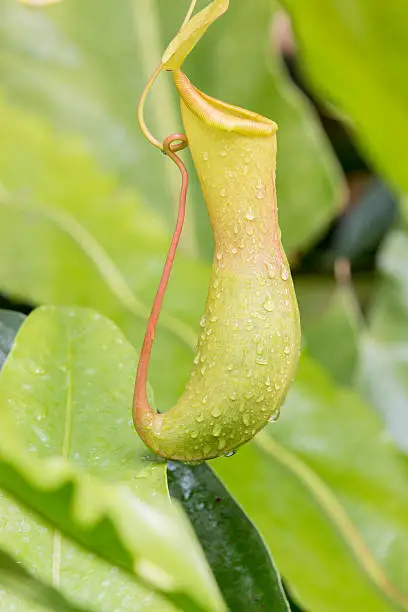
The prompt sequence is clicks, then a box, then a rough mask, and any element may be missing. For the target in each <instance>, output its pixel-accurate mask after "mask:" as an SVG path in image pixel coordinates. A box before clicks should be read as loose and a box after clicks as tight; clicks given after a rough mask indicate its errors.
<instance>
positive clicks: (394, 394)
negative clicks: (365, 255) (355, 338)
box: [358, 231, 408, 452]
mask: <svg viewBox="0 0 408 612" xmlns="http://www.w3.org/2000/svg"><path fill="white" fill-rule="evenodd" d="M407 266H408V235H407V234H406V233H405V232H402V231H398V232H394V233H393V234H391V235H390V236H389V237H388V238H387V240H386V243H385V244H384V247H383V249H382V251H381V254H380V258H379V267H380V269H381V271H382V273H383V275H384V280H383V283H382V286H381V287H380V289H379V291H378V294H377V296H376V299H375V301H374V303H373V305H372V309H371V312H370V323H369V327H368V330H367V332H366V333H365V334H364V335H363V337H362V339H361V347H360V360H359V375H358V386H359V389H360V390H361V392H362V393H363V394H364V395H365V397H367V399H368V400H370V401H371V403H372V405H373V406H375V407H376V408H377V409H378V410H379V411H380V413H381V415H382V417H383V418H384V420H385V421H386V423H387V425H388V428H389V430H390V432H391V433H392V435H393V437H394V439H395V440H396V442H397V443H398V444H399V446H400V447H401V448H402V449H403V450H404V451H405V452H407V451H408V434H407V432H408V352H407V343H408V274H407V269H408V268H407Z"/></svg>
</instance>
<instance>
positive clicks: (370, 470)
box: [212, 356, 408, 612]
mask: <svg viewBox="0 0 408 612" xmlns="http://www.w3.org/2000/svg"><path fill="white" fill-rule="evenodd" d="M212 467H214V468H215V470H216V472H217V473H218V474H219V475H220V476H221V478H222V480H223V482H224V483H225V485H226V486H227V488H228V489H229V491H230V492H231V493H232V494H233V495H234V496H235V497H236V499H237V501H238V503H240V504H241V505H242V507H243V509H244V511H245V512H246V513H247V514H248V516H249V518H250V519H251V520H252V521H253V522H254V524H255V526H256V527H257V528H258V529H259V531H260V533H261V535H262V536H263V538H264V539H265V541H266V543H267V544H269V545H270V547H271V549H272V550H273V554H274V558H275V560H276V562H277V566H278V568H279V570H280V572H281V573H282V575H283V576H284V577H285V579H287V580H288V581H289V585H290V588H291V592H293V594H294V596H295V598H296V599H298V600H299V601H300V602H301V603H302V605H304V607H305V608H306V609H307V610H313V612H327V610H330V612H344V610H349V611H350V612H361V610H370V612H390V611H391V610H401V609H403V610H406V609H408V588H407V585H408V567H407V565H406V563H405V561H404V560H405V559H406V558H407V555H408V489H407V486H406V481H407V473H406V470H405V465H404V463H403V462H402V458H401V457H400V456H399V455H398V453H397V452H396V450H395V448H394V447H393V445H392V443H391V441H390V440H389V437H388V436H387V434H386V432H385V431H384V427H383V425H382V423H381V422H380V421H379V419H378V417H377V415H376V414H375V412H374V411H373V410H372V409H371V408H370V407H369V406H367V405H366V404H364V403H363V401H362V400H361V399H359V397H358V396H357V395H355V394H354V393H353V392H351V391H346V390H341V389H338V388H336V387H335V386H334V385H333V383H331V382H330V381H329V380H328V378H327V377H326V375H325V374H324V373H323V371H322V370H321V369H320V368H318V367H317V366H316V365H315V364H314V363H313V362H312V361H311V360H310V359H308V358H307V357H306V356H303V357H302V358H301V362H300V366H299V370H298V374H297V377H296V381H295V384H294V387H293V390H292V392H291V393H290V394H289V397H288V400H287V402H286V404H285V406H284V408H283V409H282V414H281V418H280V420H279V421H278V422H277V423H276V424H273V425H270V426H268V428H267V429H266V430H265V431H264V432H263V433H261V434H260V435H259V436H258V437H257V438H255V441H254V442H252V443H250V444H247V445H245V446H243V447H242V448H241V449H240V450H239V451H238V452H237V454H236V455H235V456H234V457H231V458H229V459H225V458H223V459H218V460H216V461H214V462H213V463H212Z"/></svg>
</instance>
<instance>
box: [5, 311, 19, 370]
mask: <svg viewBox="0 0 408 612" xmlns="http://www.w3.org/2000/svg"><path fill="white" fill-rule="evenodd" d="M24 319H25V316H24V315H23V314H21V313H20V312H13V311H12V310H1V309H0V370H1V368H2V366H3V363H4V362H5V360H6V357H7V355H8V354H9V352H10V350H11V347H12V346H13V342H14V338H15V336H16V333H17V331H18V328H19V327H20V325H21V324H22V323H23V321H24Z"/></svg>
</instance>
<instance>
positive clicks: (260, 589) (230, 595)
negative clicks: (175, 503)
mask: <svg viewBox="0 0 408 612" xmlns="http://www.w3.org/2000/svg"><path fill="white" fill-rule="evenodd" d="M168 480H169V489H170V494H171V495H172V496H173V497H174V498H176V499H178V500H179V501H180V502H181V503H182V505H183V508H184V510H185V512H186V513H187V515H188V517H189V518H190V521H191V522H192V524H193V527H194V529H195V532H196V534H197V536H198V538H199V540H200V542H201V545H202V546H203V549H204V552H205V554H206V556H207V560H208V562H209V564H210V566H211V568H212V570H213V573H214V576H215V578H216V579H217V582H218V585H219V587H220V589H221V592H222V594H223V595H224V599H225V601H226V603H227V605H228V607H229V609H230V610H234V612H241V611H242V612H251V611H252V610H253V611H257V610H263V609H265V610H270V609H271V610H273V611H274V612H288V611H290V608H289V604H288V602H287V600H286V597H285V595H284V592H283V589H282V584H281V581H280V576H279V574H278V572H277V570H276V568H275V566H274V563H273V561H272V558H271V556H270V554H269V551H268V550H267V549H266V547H265V544H264V542H263V541H262V539H261V537H260V535H259V533H258V532H257V530H256V529H255V527H254V526H253V525H252V524H251V522H250V521H249V520H248V518H247V517H246V516H245V514H244V512H243V511H242V509H241V508H240V507H239V506H238V504H237V503H236V502H235V500H234V498H233V497H231V495H230V494H229V492H228V491H227V490H226V489H225V487H224V486H223V485H222V483H221V482H220V481H219V480H218V478H217V477H216V475H215V474H214V472H213V471H212V470H211V469H210V467H209V466H208V465H205V464H202V465H198V466H194V467H192V466H187V465H183V464H181V463H169V464H168Z"/></svg>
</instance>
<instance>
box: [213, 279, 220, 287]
mask: <svg viewBox="0 0 408 612" xmlns="http://www.w3.org/2000/svg"><path fill="white" fill-rule="evenodd" d="M219 284H220V281H219V280H218V278H216V279H215V280H214V282H213V287H214V289H217V287H218V285H219Z"/></svg>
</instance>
